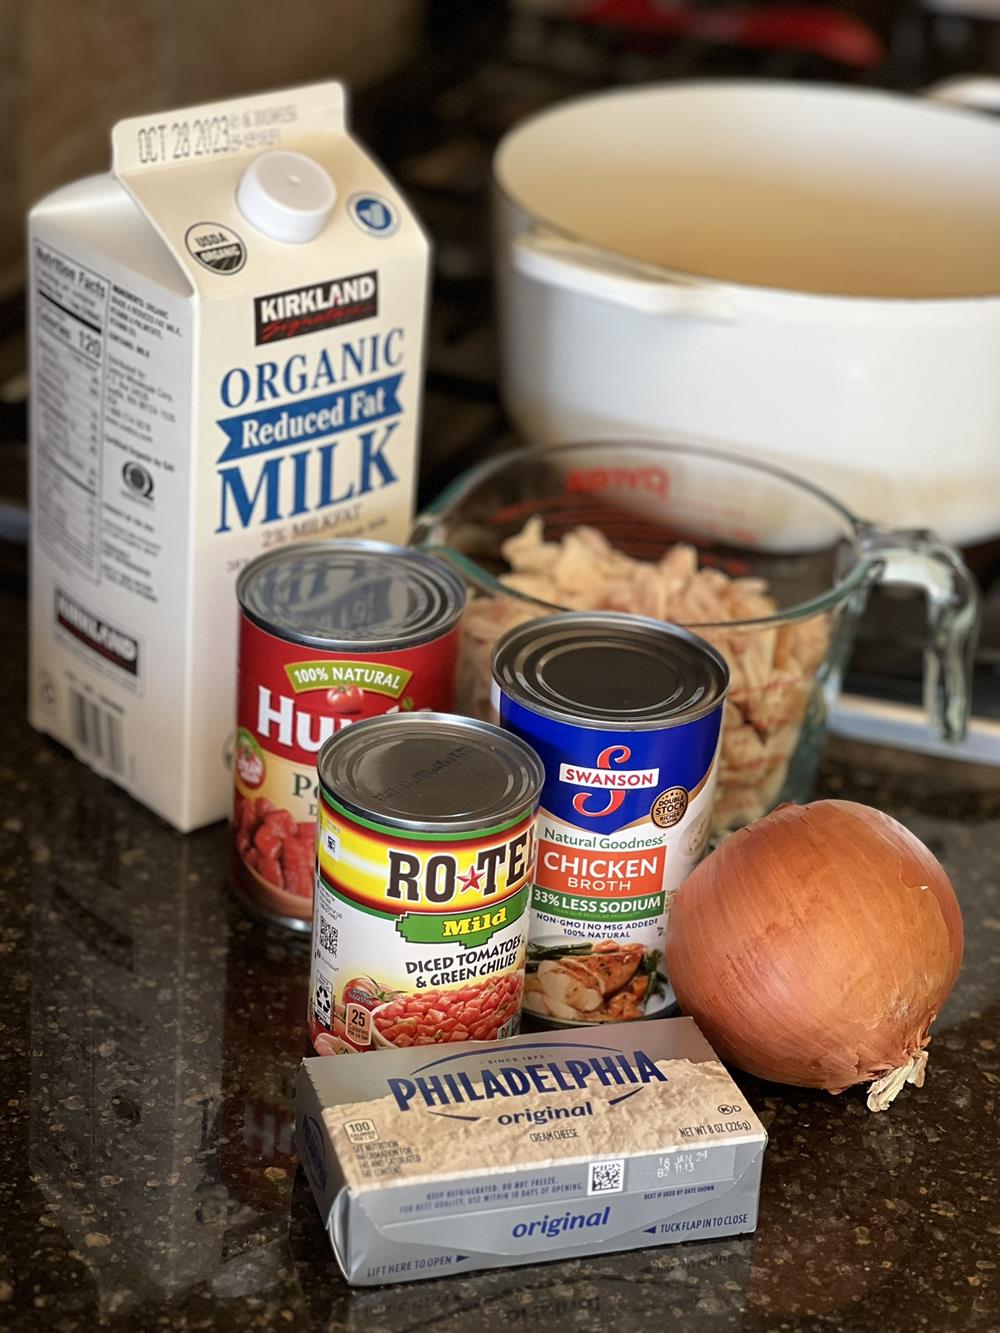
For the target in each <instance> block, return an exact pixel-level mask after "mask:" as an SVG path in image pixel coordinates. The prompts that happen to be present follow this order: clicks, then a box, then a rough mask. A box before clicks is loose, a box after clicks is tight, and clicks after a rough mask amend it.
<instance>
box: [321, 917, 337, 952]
mask: <svg viewBox="0 0 1000 1333" xmlns="http://www.w3.org/2000/svg"><path fill="white" fill-rule="evenodd" d="M337 939H338V932H337V927H336V926H335V925H334V924H333V922H332V921H330V920H328V919H327V918H326V917H325V916H320V919H319V947H320V949H321V950H322V951H323V952H324V953H328V954H329V955H330V956H331V957H332V958H336V956H337Z"/></svg>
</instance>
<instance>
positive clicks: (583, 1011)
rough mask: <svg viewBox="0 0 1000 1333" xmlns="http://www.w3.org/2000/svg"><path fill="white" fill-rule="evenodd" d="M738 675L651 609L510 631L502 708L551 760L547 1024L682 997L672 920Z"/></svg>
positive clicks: (647, 1011) (544, 857)
mask: <svg viewBox="0 0 1000 1333" xmlns="http://www.w3.org/2000/svg"><path fill="white" fill-rule="evenodd" d="M728 684H729V672H728V669H727V667H726V664H725V661H724V660H723V659H722V657H720V656H719V654H718V653H717V652H716V651H715V649H714V648H712V647H710V645H709V644H707V643H705V642H704V641H703V640H702V639H699V638H697V637H696V636H695V635H693V634H689V633H688V632H687V631H685V630H682V629H678V628H677V627H675V626H672V625H666V624H663V623H662V622H661V621H655V620H647V619H645V618H643V617H639V616H631V615H623V614H618V613H615V612H567V613H565V614H559V615H553V616H546V617H544V618H543V619H541V620H535V621H530V622H528V623H527V624H524V625H519V626H517V627H515V628H514V629H512V630H510V631H508V633H507V634H505V635H503V637H502V638H501V639H500V640H499V641H498V643H497V646H496V649H495V652H494V655H493V702H494V709H495V711H496V714H497V716H498V718H499V721H500V722H501V724H502V725H503V726H504V727H506V728H507V729H508V730H510V731H511V732H513V733H514V734H515V735H517V736H520V737H521V739H522V740H524V741H526V742H527V743H528V744H529V745H531V746H532V748H533V749H535V750H536V751H537V752H538V754H539V756H540V758H541V760H542V763H543V765H544V767H545V785H544V788H543V791H542V799H541V811H540V814H539V826H538V861H537V870H536V874H535V883H534V889H533V892H532V900H531V917H530V929H529V944H528V956H527V977H526V982H525V995H524V1008H525V1012H527V1013H530V1014H532V1015H533V1016H534V1017H536V1018H538V1019H539V1020H540V1021H541V1022H543V1023H545V1024H548V1025H553V1026H562V1025H564V1024H574V1023H608V1022H621V1021H624V1020H627V1019H635V1018H645V1017H648V1016H650V1015H653V1014H661V1013H663V1012H665V1011H666V1010H667V1009H669V1007H670V1006H671V1005H673V1003H674V994H673V990H672V989H671V987H670V983H669V980H668V978H667V977H666V975H665V973H664V971H663V958H664V942H665V936H666V925H667V916H668V912H669V906H670V901H671V898H672V896H673V894H674V893H675V892H676V891H677V889H678V888H679V887H680V885H681V883H682V882H683V880H684V879H685V878H686V876H687V875H688V873H689V872H690V871H691V869H692V868H693V867H694V865H695V864H696V862H697V861H698V859H699V858H700V856H701V855H702V853H703V851H704V849H705V845H706V843H707V841H708V835H709V829H710V821H711V813H712V799H713V793H714V790H715V779H716V766H717V757H718V751H719V737H720V732H721V724H722V707H723V702H724V699H725V694H726V690H727V688H728Z"/></svg>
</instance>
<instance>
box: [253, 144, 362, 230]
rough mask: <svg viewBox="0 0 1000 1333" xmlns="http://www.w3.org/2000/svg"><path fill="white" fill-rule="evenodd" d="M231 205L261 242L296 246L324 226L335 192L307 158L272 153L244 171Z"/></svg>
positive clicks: (279, 150) (322, 173)
mask: <svg viewBox="0 0 1000 1333" xmlns="http://www.w3.org/2000/svg"><path fill="white" fill-rule="evenodd" d="M236 202H237V204H238V205H239V209H240V212H241V213H242V214H243V216H244V217H245V218H246V220H247V222H249V223H250V225H251V226H252V227H256V228H257V230H258V231H262V232H263V233H264V235H265V236H270V237H271V238H272V240H275V241H287V242H289V243H291V244H293V245H302V244H304V243H305V242H306V241H312V240H314V239H315V238H316V237H317V236H318V235H319V234H320V232H321V231H322V230H323V228H324V227H325V226H326V224H327V220H328V219H329V217H330V213H331V212H332V210H333V206H334V204H335V203H336V202H337V187H336V186H335V185H334V183H333V181H332V180H331V179H330V176H329V174H328V172H326V171H325V170H324V168H323V167H321V166H320V164H319V163H318V162H314V161H313V159H312V158H311V157H306V155H305V154H304V153H292V152H286V151H285V150H284V149H275V150H274V151H273V152H268V153H261V155H260V156H259V157H255V158H254V160H253V161H252V162H251V163H250V165H249V166H248V167H247V169H246V171H245V172H244V173H243V179H242V180H241V181H240V183H239V188H238V189H237V191H236Z"/></svg>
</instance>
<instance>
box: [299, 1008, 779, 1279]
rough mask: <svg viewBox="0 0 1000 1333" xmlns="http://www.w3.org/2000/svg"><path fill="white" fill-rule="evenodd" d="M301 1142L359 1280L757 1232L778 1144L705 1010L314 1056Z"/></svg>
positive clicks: (302, 1076)
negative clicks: (771, 1146)
mask: <svg viewBox="0 0 1000 1333" xmlns="http://www.w3.org/2000/svg"><path fill="white" fill-rule="evenodd" d="M295 1138H296V1147H297V1149H298V1153H299V1158H300V1160H301V1162H302V1164H303V1167H304V1168H305V1172H306V1175H307V1177H308V1179H309V1183H310V1185H311V1187H312V1191H313V1194H314V1196H315V1198H316V1202H317V1204H318V1205H319V1209H320V1214H321V1216H322V1219H323V1224H324V1226H325V1227H326V1229H327V1232H328V1234H329V1237H330V1243H331V1245H332V1247H333V1252H334V1255H335V1256H336V1259H337V1263H338V1264H339V1265H340V1268H341V1270H342V1272H343V1273H344V1276H345V1277H346V1278H347V1280H348V1281H349V1282H351V1283H355V1284H358V1285H371V1284H379V1283H384V1282H409V1281H414V1280H416V1279H419V1278H425V1277H441V1276H443V1275H447V1274H451V1273H468V1272H470V1271H472V1270H474V1269H480V1268H497V1267H508V1266H511V1265H514V1264H524V1263H538V1262H540V1261H543V1260H547V1259H566V1258H572V1257H574V1256H583V1255H590V1254H594V1255H596V1254H601V1253H608V1252H611V1251H615V1250H628V1249H637V1248H640V1247H645V1246H651V1245H664V1244H668V1243H671V1242H673V1241H681V1240H695V1239H700V1240H705V1239H709V1238H712V1237H717V1236H734V1235H739V1234H741V1233H743V1232H747V1231H753V1230H754V1229H755V1227H756V1225H757V1201H758V1195H759V1191H760V1178H761V1167H762V1163H763V1154H764V1148H765V1146H766V1143H767V1135H766V1133H765V1132H764V1128H763V1126H762V1125H761V1123H760V1121H759V1120H758V1119H757V1117H756V1115H754V1113H753V1111H752V1109H751V1108H750V1107H749V1105H748V1104H747V1101H746V1098H745V1097H744V1096H743V1094H742V1092H741V1091H740V1089H739V1088H738V1087H737V1086H736V1084H735V1083H734V1082H733V1080H732V1079H731V1078H730V1076H729V1075H728V1074H727V1072H726V1070H725V1069H724V1068H723V1066H722V1065H721V1064H720V1063H719V1061H718V1059H717V1057H716V1056H715V1053H714V1052H713V1051H712V1049H711V1047H710V1046H709V1045H708V1043H707V1042H706V1041H705V1039H704V1037H703V1036H702V1035H701V1033H700V1032H699V1031H698V1029H697V1027H696V1026H695V1024H694V1022H693V1020H692V1019H690V1018H678V1019H658V1020H653V1021H646V1022H640V1023H621V1024H617V1025H614V1026H612V1027H603V1028H600V1029H590V1030H588V1031H585V1032H584V1031H573V1032H569V1031H565V1032H546V1033H525V1034H522V1035H521V1036H519V1037H513V1038H511V1039H509V1040H507V1041H503V1042H496V1043H482V1044H480V1045H476V1044H460V1045H456V1046H452V1047H441V1046H438V1047H435V1048H434V1049H427V1048H422V1049H410V1050H397V1051H380V1052H375V1053H374V1054H373V1055H371V1056H370V1057H369V1058H368V1059H365V1060H342V1059H309V1060H305V1061H303V1064H302V1066H301V1068H300V1070H299V1077H298V1084H297V1087H296V1093H295Z"/></svg>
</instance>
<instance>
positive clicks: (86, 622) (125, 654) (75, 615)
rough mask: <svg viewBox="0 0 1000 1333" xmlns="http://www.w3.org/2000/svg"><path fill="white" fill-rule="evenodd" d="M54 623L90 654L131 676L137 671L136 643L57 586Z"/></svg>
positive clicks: (135, 674)
mask: <svg viewBox="0 0 1000 1333" xmlns="http://www.w3.org/2000/svg"><path fill="white" fill-rule="evenodd" d="M56 624H57V625H58V626H59V627H60V628H61V629H64V630H65V631H66V633H67V634H72V636H73V638H74V639H76V640H77V641H78V642H79V643H82V644H83V646H84V647H85V648H89V649H90V651H91V652H92V653H96V654H97V656H98V657H101V658H103V659H104V660H105V661H106V662H110V663H111V664H112V665H113V666H116V667H118V668H119V670H121V671H127V672H128V673H129V675H130V676H137V675H138V674H139V643H138V640H137V639H133V637H132V636H131V634H126V633H125V631H124V630H120V629H115V627H114V625H109V624H108V622H107V621H106V620H102V619H101V618H100V616H95V615H94V613H93V612H92V611H88V610H86V608H85V607H82V606H81V605H80V603H79V602H75V601H74V600H73V598H72V597H69V596H67V594H66V593H64V592H62V591H61V590H60V589H58V588H57V589H56Z"/></svg>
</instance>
